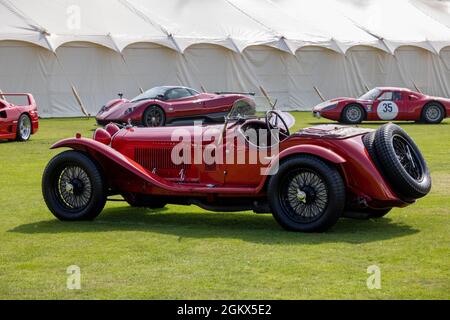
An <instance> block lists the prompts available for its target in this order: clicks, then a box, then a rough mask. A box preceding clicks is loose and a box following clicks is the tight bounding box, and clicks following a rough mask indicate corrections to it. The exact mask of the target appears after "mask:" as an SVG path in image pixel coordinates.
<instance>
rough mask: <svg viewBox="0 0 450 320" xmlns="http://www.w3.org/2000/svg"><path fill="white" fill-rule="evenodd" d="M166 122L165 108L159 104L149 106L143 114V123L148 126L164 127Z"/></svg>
mask: <svg viewBox="0 0 450 320" xmlns="http://www.w3.org/2000/svg"><path fill="white" fill-rule="evenodd" d="M165 123H166V116H165V114H164V110H163V109H161V108H160V107H158V106H149V107H148V108H147V109H146V110H145V111H144V115H143V116H142V124H143V125H144V126H146V127H162V126H164V124H165Z"/></svg>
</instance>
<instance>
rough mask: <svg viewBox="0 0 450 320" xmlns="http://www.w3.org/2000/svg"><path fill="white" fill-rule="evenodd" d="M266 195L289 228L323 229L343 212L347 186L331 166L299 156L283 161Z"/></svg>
mask: <svg viewBox="0 0 450 320" xmlns="http://www.w3.org/2000/svg"><path fill="white" fill-rule="evenodd" d="M267 197H268V202H269V205H270V208H271V210H272V215H273V217H274V218H275V220H276V221H277V222H278V223H279V224H280V225H281V226H282V227H283V228H285V229H286V230H290V231H302V232H322V231H326V230H328V229H329V228H331V227H332V226H333V225H334V224H335V223H336V222H337V220H338V219H339V217H340V216H341V215H342V213H343V211H344V206H345V185H344V181H343V180H342V177H341V176H340V174H339V172H338V171H337V170H336V168H335V167H333V166H332V165H329V164H328V163H326V162H324V161H323V160H321V159H320V158H318V157H314V156H310V155H304V154H303V155H296V156H294V157H292V158H289V159H286V160H283V161H282V162H281V164H280V166H279V168H278V172H277V173H276V174H275V175H274V176H272V177H270V180H269V184H268V185H267Z"/></svg>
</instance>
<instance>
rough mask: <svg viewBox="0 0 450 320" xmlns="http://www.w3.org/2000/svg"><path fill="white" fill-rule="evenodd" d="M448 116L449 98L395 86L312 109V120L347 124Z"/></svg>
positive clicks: (428, 120)
mask: <svg viewBox="0 0 450 320" xmlns="http://www.w3.org/2000/svg"><path fill="white" fill-rule="evenodd" d="M449 114H450V99H446V98H439V97H432V96H427V95H424V94H422V93H418V92H414V91H411V90H409V89H405V88H395V87H378V88H374V89H372V90H370V91H368V92H367V93H365V94H363V95H362V96H361V97H359V98H357V99H355V98H336V99H331V100H328V101H325V102H323V103H321V104H318V105H317V106H315V107H314V108H313V115H314V116H315V117H318V118H320V117H324V118H327V119H331V120H336V121H339V122H343V123H348V124H357V123H361V122H362V121H365V120H367V121H376V120H386V121H391V120H412V121H418V122H424V123H440V122H441V121H442V120H443V119H444V118H445V117H448V116H449Z"/></svg>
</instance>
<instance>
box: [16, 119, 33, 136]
mask: <svg viewBox="0 0 450 320" xmlns="http://www.w3.org/2000/svg"><path fill="white" fill-rule="evenodd" d="M31 131H32V125H31V119H30V117H29V116H28V115H27V114H25V113H24V114H22V115H21V116H20V117H19V120H18V121H17V129H16V140H17V141H27V140H28V139H30V136H31Z"/></svg>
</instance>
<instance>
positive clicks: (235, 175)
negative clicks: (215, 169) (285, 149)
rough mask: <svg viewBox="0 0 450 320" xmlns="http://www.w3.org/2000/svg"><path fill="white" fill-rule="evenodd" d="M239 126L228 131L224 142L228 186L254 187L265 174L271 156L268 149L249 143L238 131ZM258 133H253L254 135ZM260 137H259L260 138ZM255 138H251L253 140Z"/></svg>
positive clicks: (271, 153) (271, 151)
mask: <svg viewBox="0 0 450 320" xmlns="http://www.w3.org/2000/svg"><path fill="white" fill-rule="evenodd" d="M239 127H240V126H239V125H238V126H235V127H234V128H233V130H229V132H228V133H229V134H228V135H227V140H226V150H225V153H226V156H227V157H228V158H226V163H225V169H226V172H227V174H226V176H225V183H226V184H228V185H246V186H248V187H256V186H258V185H259V183H260V182H261V177H262V175H263V174H264V172H266V170H264V168H265V167H267V165H268V164H269V162H270V159H271V156H273V150H271V148H270V147H265V148H260V147H258V146H256V145H254V144H252V143H249V141H248V140H246V139H245V136H244V135H242V132H240V131H239V130H240V129H239ZM258 134H260V132H258V130H257V131H255V135H258ZM260 137H261V136H260ZM255 138H256V136H253V139H251V140H253V141H254V139H255Z"/></svg>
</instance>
